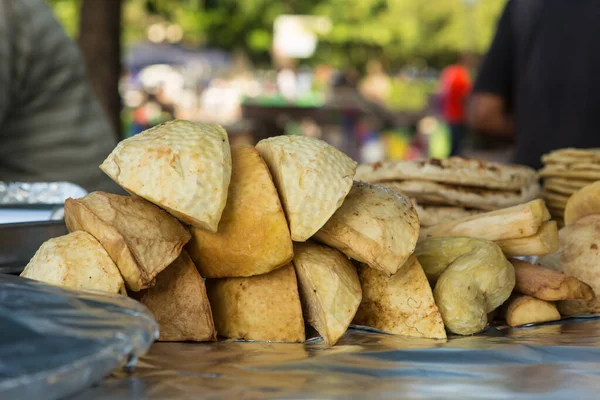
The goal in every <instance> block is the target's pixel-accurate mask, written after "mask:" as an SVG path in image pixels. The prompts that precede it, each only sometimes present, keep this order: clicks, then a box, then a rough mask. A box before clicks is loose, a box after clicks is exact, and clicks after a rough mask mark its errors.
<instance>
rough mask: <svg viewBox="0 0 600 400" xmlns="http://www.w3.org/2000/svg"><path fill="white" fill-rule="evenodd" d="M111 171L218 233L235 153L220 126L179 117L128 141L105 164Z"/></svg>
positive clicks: (119, 180) (140, 193)
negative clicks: (232, 155)
mask: <svg viewBox="0 0 600 400" xmlns="http://www.w3.org/2000/svg"><path fill="white" fill-rule="evenodd" d="M100 168H101V169H102V171H104V172H105V173H106V174H107V175H108V176H110V177H111V178H112V179H113V180H114V181H115V182H117V183H118V184H119V185H121V186H122V187H123V188H125V189H126V190H127V191H128V192H130V193H134V194H136V195H138V196H140V197H143V198H145V199H146V200H148V201H150V202H152V203H154V204H157V205H159V206H161V207H162V208H164V209H165V210H167V211H168V212H170V213H171V214H173V215H174V216H176V217H177V218H179V219H180V220H181V221H183V222H185V223H187V224H191V225H193V226H195V227H198V228H201V229H206V230H208V231H211V232H216V231H217V227H218V225H219V220H220V219H221V213H222V212H223V208H225V202H226V200H227V188H228V186H229V180H230V178H231V152H230V149H229V139H228V138H227V133H226V132H225V130H224V129H223V128H222V127H221V126H219V125H213V124H199V123H193V122H189V121H182V120H174V121H170V122H167V123H164V124H162V125H158V126H156V127H154V128H151V129H148V130H147V131H144V132H142V133H140V134H139V135H136V136H133V137H130V138H128V139H125V140H123V141H122V142H121V143H119V144H118V145H117V147H116V148H115V149H114V150H113V152H112V153H111V154H110V155H109V156H108V158H107V159H106V160H104V162H103V163H102V165H101V166H100Z"/></svg>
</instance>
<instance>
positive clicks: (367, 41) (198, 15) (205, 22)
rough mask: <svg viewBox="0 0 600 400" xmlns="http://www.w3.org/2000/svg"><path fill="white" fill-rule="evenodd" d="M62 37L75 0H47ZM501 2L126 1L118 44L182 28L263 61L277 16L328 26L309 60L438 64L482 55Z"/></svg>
mask: <svg viewBox="0 0 600 400" xmlns="http://www.w3.org/2000/svg"><path fill="white" fill-rule="evenodd" d="M48 1H49V2H50V3H51V5H52V7H53V8H54V10H55V12H56V14H57V17H58V18H59V20H60V21H62V22H63V23H64V25H65V28H66V30H67V32H69V33H70V34H71V35H74V36H76V35H77V27H78V10H79V8H80V5H81V0H48ZM505 3H506V0H434V1H432V0H281V1H275V0H125V9H124V17H123V19H124V21H123V24H124V37H123V40H124V43H125V44H128V43H132V42H135V41H138V40H141V39H143V38H144V37H145V36H146V29H147V27H148V26H149V24H152V23H155V22H169V23H177V24H179V25H181V27H182V28H183V32H184V41H185V42H187V43H189V44H191V45H195V46H208V47H219V48H223V49H227V50H233V49H236V48H242V49H244V50H246V51H247V53H248V55H249V56H250V57H251V59H252V60H254V61H255V62H257V63H258V64H268V63H269V61H270V53H269V51H270V47H271V41H272V36H273V22H274V20H275V18H276V17H277V16H278V15H281V14H313V15H320V16H326V17H328V18H330V20H331V21H332V29H331V31H330V32H329V33H327V34H325V35H323V36H322V37H320V41H319V46H318V49H317V53H316V54H315V56H314V57H313V58H312V59H311V60H309V62H310V63H319V62H328V63H330V64H332V65H334V66H336V67H347V66H354V67H358V68H362V67H363V66H364V64H365V63H366V62H367V61H368V60H369V59H373V58H377V59H380V60H381V61H383V62H384V64H385V65H386V66H387V67H388V68H396V67H399V66H402V65H405V64H407V63H415V62H423V61H425V62H427V63H428V64H430V65H433V66H438V67H439V66H442V65H445V64H447V63H448V62H450V61H451V60H452V59H453V58H454V57H455V56H456V54H457V53H459V52H461V51H464V50H473V51H476V52H480V53H481V52H483V51H485V49H486V48H487V46H488V44H489V41H490V39H491V37H492V34H493V32H494V30H495V25H496V19H497V18H498V16H499V14H500V12H501V10H502V7H503V6H504V4H505Z"/></svg>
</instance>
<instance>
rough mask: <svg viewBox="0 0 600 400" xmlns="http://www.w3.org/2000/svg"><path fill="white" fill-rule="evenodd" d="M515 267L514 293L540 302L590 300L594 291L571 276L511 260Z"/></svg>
mask: <svg viewBox="0 0 600 400" xmlns="http://www.w3.org/2000/svg"><path fill="white" fill-rule="evenodd" d="M511 262H512V264H513V266H514V267H515V280H516V284H515V291H517V292H519V293H523V294H526V295H529V296H532V297H535V298H538V299H540V300H546V301H557V300H592V299H593V298H594V291H593V290H592V288H591V287H590V285H588V284H587V283H584V282H582V281H580V280H579V279H577V278H574V277H572V276H567V275H565V274H563V273H561V272H558V271H554V270H551V269H548V268H544V267H540V266H538V265H533V264H530V263H527V262H525V261H519V260H511Z"/></svg>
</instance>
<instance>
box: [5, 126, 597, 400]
mask: <svg viewBox="0 0 600 400" xmlns="http://www.w3.org/2000/svg"><path fill="white" fill-rule="evenodd" d="M596 160H600V155H599V153H598V152H597V150H585V151H584V150H573V149H566V150H559V151H557V152H554V153H551V154H549V155H547V156H545V159H544V162H545V163H546V167H545V168H544V169H543V170H542V171H540V172H538V171H535V170H533V169H531V168H528V167H524V166H519V165H508V164H498V163H493V162H485V161H481V160H468V159H463V158H457V157H454V158H449V159H445V160H438V159H423V160H412V161H386V162H377V163H365V164H360V165H359V164H358V163H357V162H355V161H354V160H353V159H352V158H351V157H349V156H348V155H347V154H345V153H344V152H343V151H341V150H339V149H337V148H335V147H334V146H331V145H330V144H328V143H326V142H325V141H322V140H320V139H317V138H314V137H308V136H302V135H281V136H273V137H269V138H266V139H262V140H260V141H259V142H258V143H256V145H255V146H252V145H247V144H246V145H241V146H231V145H230V141H229V137H228V134H227V132H226V131H225V129H223V128H222V127H221V126H218V125H214V124H198V123H192V122H189V121H184V120H174V121H172V122H168V123H165V124H163V125H160V126H158V127H156V128H153V129H151V130H148V131H146V132H143V133H140V134H138V135H136V136H133V137H131V138H128V139H125V140H123V141H122V142H121V143H120V144H119V145H117V147H116V148H115V149H114V151H113V152H112V153H111V154H110V155H109V156H108V157H107V159H106V160H105V161H104V163H103V164H102V165H101V167H100V168H101V169H102V170H103V171H104V172H105V173H106V174H107V175H108V176H110V177H111V178H112V179H113V180H114V181H115V182H116V183H118V184H119V185H120V186H121V187H123V188H124V189H126V190H127V191H128V192H129V193H131V194H133V196H122V195H117V194H112V193H105V192H93V193H85V192H80V191H77V190H75V191H73V188H72V187H71V186H69V185H68V184H19V183H13V184H11V185H5V186H3V187H0V189H2V190H0V204H3V205H4V206H5V208H8V207H11V208H12V209H15V207H17V208H18V207H21V208H23V209H29V208H32V207H38V208H40V207H41V208H43V209H52V210H54V207H56V206H59V209H60V210H59V211H56V210H54V211H52V212H51V213H49V214H48V216H47V218H46V219H47V220H46V221H37V222H36V221H30V222H26V223H7V224H1V225H0V263H1V265H0V268H2V270H1V271H0V272H2V274H0V299H2V300H1V301H0V321H2V324H1V325H0V326H1V327H2V329H0V338H1V339H2V340H1V341H0V355H1V357H0V360H1V361H2V362H1V363H0V365H2V366H3V367H2V369H1V371H2V373H1V374H0V398H52V399H54V398H74V399H102V398H107V397H110V398H111V399H130V398H136V399H159V398H315V397H316V398H366V397H376V398H398V397H402V398H419V399H434V398H444V399H452V398H461V399H462V398H542V397H543V398H544V399H554V398H557V399H558V398H564V397H566V396H567V395H568V396H569V397H575V398H594V397H595V395H596V393H597V391H598V389H599V387H598V386H600V384H599V383H598V380H597V379H596V378H597V375H598V371H599V366H600V363H599V360H600V335H599V332H600V319H598V318H597V316H596V314H597V313H598V312H599V311H600V308H599V307H600V306H599V305H598V304H599V303H598V299H597V297H596V293H597V291H598V290H600V281H598V280H597V276H598V272H597V269H598V268H599V267H598V265H600V263H598V257H600V256H599V255H598V246H599V244H598V243H597V242H596V241H597V235H596V234H595V232H597V230H598V229H599V227H600V217H599V216H598V214H600V202H599V201H598V200H597V199H598V198H600V196H598V190H600V189H599V188H598V186H597V185H596V184H595V182H596V174H597V172H594V171H595V170H594V169H593V168H591V167H589V165H592V164H594V163H595V162H597V161H596ZM540 175H541V176H542V177H544V179H545V183H544V188H543V190H542V187H541V186H540V184H539V178H540ZM558 178H571V179H577V180H578V183H579V184H581V185H582V186H581V188H573V187H572V186H571V190H572V192H573V194H572V196H569V197H568V199H567V200H566V204H564V207H563V208H560V207H559V204H556V203H557V202H558V200H557V197H556V196H553V195H555V194H556V193H560V191H561V190H562V192H563V193H564V192H565V191H567V187H566V186H567V185H566V184H565V182H564V181H562V180H560V179H558ZM598 178H600V176H599V177H598ZM557 179H558V180H557ZM584 181H585V182H584ZM558 183H563V185H558ZM584 183H585V184H584ZM40 185H41V186H40ZM43 185H46V186H43ZM44 187H45V189H44ZM50 189H51V190H50ZM559 216H562V217H563V218H562V219H559V218H558V217H559ZM557 220H558V221H557ZM563 224H564V228H562V229H560V233H559V225H561V226H562V225H563ZM16 275H20V276H16Z"/></svg>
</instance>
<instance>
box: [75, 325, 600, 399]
mask: <svg viewBox="0 0 600 400" xmlns="http://www.w3.org/2000/svg"><path fill="white" fill-rule="evenodd" d="M599 397H600V320H599V319H574V320H566V321H561V322H559V323H553V324H546V325H540V326H535V327H526V328H517V329H489V330H487V331H486V332H484V333H483V334H480V335H476V336H470V337H453V338H451V339H449V340H448V341H439V340H427V339H415V338H407V337H402V336H393V335H386V334H382V333H375V332H367V331H364V330H357V329H351V330H349V331H348V332H347V333H346V335H345V336H344V337H343V338H342V339H341V341H340V342H339V343H338V344H337V345H336V346H334V347H332V348H326V347H325V346H324V345H323V342H322V341H316V342H312V343H308V344H276V343H261V342H247V343H243V342H232V341H230V342H221V343H210V344H199V343H198V344H194V343H156V344H155V345H154V346H153V347H152V349H151V350H150V352H149V354H148V355H147V356H145V357H143V358H142V359H141V360H140V362H139V364H138V367H137V368H136V370H135V371H134V372H133V373H132V374H128V373H126V372H122V371H120V372H118V373H116V374H114V375H113V376H111V377H110V378H109V379H106V380H105V381H103V382H102V383H101V384H100V385H98V386H96V387H94V388H92V389H90V390H88V391H86V392H84V393H82V394H80V395H79V396H77V397H75V398H74V399H76V400H98V399H107V398H109V399H111V400H120V399H166V398H168V399H242V398H244V399H259V398H260V399H262V398H286V399H307V398H319V399H325V398H327V399H330V398H335V399H354V398H356V399H388V398H389V399H392V398H393V399H396V398H403V399H472V398H475V399H543V400H554V399H564V398H569V399H592V398H593V399H595V398H599Z"/></svg>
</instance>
